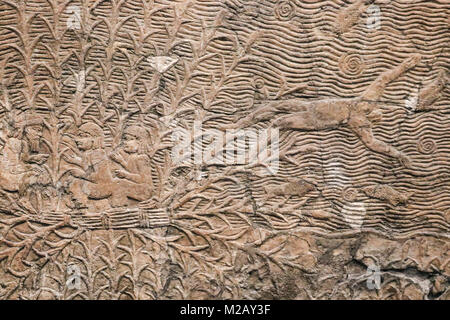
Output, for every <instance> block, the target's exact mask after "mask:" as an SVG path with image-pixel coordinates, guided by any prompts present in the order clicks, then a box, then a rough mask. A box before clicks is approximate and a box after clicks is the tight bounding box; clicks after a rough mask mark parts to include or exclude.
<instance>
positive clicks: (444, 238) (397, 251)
mask: <svg viewBox="0 0 450 320" xmlns="http://www.w3.org/2000/svg"><path fill="white" fill-rule="evenodd" d="M356 2H357V1H356ZM356 2H355V1H352V2H350V1H340V0H338V1H310V0H308V1H306V0H305V1H300V0H292V1H276V0H262V1H244V0H229V1H228V0H223V1H219V0H215V1H207V0H204V1H203V0H197V1H194V0H192V1H168V0H160V1H150V0H130V1H119V0H106V1H87V0H85V1H61V0H47V1H46V0H33V1H31V0H27V1H22V0H21V1H14V0H10V1H0V15H1V19H0V80H1V81H2V83H1V85H2V87H1V90H0V102H1V105H2V108H1V111H0V112H1V115H0V116H1V118H2V121H3V125H2V126H3V130H6V128H7V124H8V123H9V122H10V119H14V118H15V117H19V116H20V115H21V114H25V113H26V112H33V113H36V114H40V115H41V116H42V117H43V118H44V119H45V120H46V122H47V124H46V125H45V129H44V132H43V135H44V137H43V138H44V139H45V140H46V141H47V144H46V145H47V147H46V152H47V153H48V154H50V157H49V159H48V160H47V162H46V163H45V164H44V165H43V166H42V167H45V170H47V172H48V175H49V177H50V178H51V179H50V182H48V183H46V186H37V187H36V188H37V189H36V190H37V192H40V194H42V196H43V198H44V202H43V204H42V205H41V206H39V207H38V208H37V209H38V210H35V211H33V210H31V211H30V210H28V211H27V210H26V209H24V208H23V206H21V204H20V198H21V197H22V196H21V195H19V194H18V192H9V191H4V190H3V191H2V197H1V199H0V200H1V206H0V210H1V212H2V213H1V215H0V227H1V231H0V232H1V235H0V240H1V241H0V297H1V298H3V299H185V298H190V299H231V298H232V299H260V298H267V299H271V298H279V299H367V298H372V299H448V298H449V292H450V291H449V279H448V277H449V272H450V269H449V268H450V265H449V261H450V260H449V230H450V229H449V228H450V225H449V223H450V216H449V214H450V196H449V186H450V183H449V174H448V170H449V167H450V159H449V156H448V155H449V148H450V145H449V143H450V135H449V129H450V116H449V113H448V106H449V103H450V96H449V89H448V86H446V87H444V89H443V90H442V92H440V93H439V97H438V99H436V101H434V103H433V104H432V106H430V107H429V108H428V109H427V110H410V109H408V108H407V107H406V101H407V100H408V99H409V98H410V97H411V96H413V95H414V94H415V93H416V92H417V91H419V90H420V89H421V88H423V87H426V86H427V84H429V83H431V82H432V81H434V79H436V78H437V77H438V75H439V72H440V71H441V70H447V72H448V70H449V64H450V54H449V45H448V44H449V27H450V20H449V11H450V6H449V4H448V3H447V2H446V1H443V0H442V1H406V0H393V1H381V0H380V1H375V2H374V3H375V4H377V5H378V6H379V7H380V8H381V12H382V16H381V25H380V29H378V30H372V31H368V30H367V27H366V23H365V21H366V19H367V13H366V12H362V13H361V14H358V15H356V17H355V18H354V23H351V24H349V25H348V26H347V24H346V22H343V21H342V20H340V19H339V14H340V13H342V12H344V11H345V10H346V9H347V8H348V7H349V6H350V4H351V3H356ZM360 3H361V5H362V4H363V2H362V1H361V2H360ZM72 5H74V6H78V7H79V8H80V10H81V13H82V14H81V18H82V21H81V24H80V29H76V30H73V29H68V28H67V21H68V19H70V15H69V13H68V12H67V8H68V7H69V6H72ZM351 19H353V18H350V20H351ZM413 53H420V54H421V55H422V60H421V62H420V63H419V65H417V66H416V67H415V68H413V69H411V70H409V71H408V72H406V73H405V74H403V75H401V76H400V77H399V78H398V79H396V80H395V81H393V82H392V83H391V84H389V85H388V86H387V88H386V90H385V92H384V94H383V96H382V99H381V103H380V108H381V110H382V113H383V118H382V120H381V121H380V122H378V123H377V124H376V126H375V127H374V129H373V131H374V135H375V136H377V137H378V138H379V139H381V140H383V141H385V142H388V143H389V144H391V145H393V146H395V147H396V148H397V149H399V150H401V151H402V152H404V153H405V154H407V155H408V156H409V157H410V158H411V160H412V162H413V170H406V169H405V168H403V167H402V166H401V165H400V164H399V163H398V161H396V160H395V159H392V158H389V157H387V156H384V155H380V154H377V153H374V152H372V151H370V150H368V149H367V148H366V147H365V146H364V144H363V143H362V142H361V141H360V140H359V139H358V138H357V137H356V136H355V135H354V134H353V133H352V132H351V131H350V130H349V129H347V128H345V127H344V128H339V129H336V130H326V131H317V132H315V131H313V132H304V131H294V130H288V131H283V132H281V136H280V137H281V145H280V148H281V149H282V150H283V147H289V143H291V142H292V141H296V145H297V147H299V148H300V149H301V148H304V150H305V151H304V152H300V153H298V154H295V155H294V156H293V157H292V158H291V159H290V160H291V161H286V160H282V161H281V162H280V170H279V172H278V173H277V174H276V175H272V176H261V175H260V174H259V171H258V170H259V169H258V168H243V167H239V166H236V167H235V166H230V167H224V166H206V167H202V168H198V166H196V165H195V164H191V165H189V166H182V167H180V166H177V165H176V164H174V163H173V162H172V161H171V157H170V141H171V140H170V135H171V132H172V131H171V130H172V129H173V127H171V125H173V121H176V124H177V125H180V126H183V127H184V128H189V129H191V128H192V124H193V122H194V120H197V121H202V124H203V126H204V127H206V128H217V127H219V126H220V125H222V124H227V123H230V122H233V121H235V120H236V119H238V118H240V117H243V116H244V115H246V114H248V112H249V111H250V110H252V108H253V107H254V106H253V102H254V101H257V100H265V99H271V100H283V99H288V98H301V99H304V100H317V99H331V98H352V97H356V96H358V95H360V94H361V93H362V92H363V91H364V90H365V89H366V88H367V87H368V85H369V84H370V83H371V82H373V81H374V80H375V79H376V78H377V76H378V75H379V74H380V73H382V72H384V71H386V70H389V69H391V68H392V67H394V66H395V65H398V64H399V63H401V62H402V61H403V60H405V59H406V58H407V57H408V56H410V55H411V54H413ZM153 56H170V57H174V58H177V59H178V60H179V61H178V62H177V63H176V64H175V65H174V66H173V67H172V68H171V69H169V70H168V71H167V72H164V73H158V72H156V71H155V69H154V68H153V67H152V66H151V63H150V62H149V59H148V58H149V57H153ZM83 74H84V76H80V75H83ZM24 112H25V113H24ZM8 121H9V122H8ZM93 121H94V122H95V123H97V124H98V125H99V126H101V127H102V129H103V131H104V134H105V146H104V148H105V150H107V151H108V152H109V151H110V150H114V149H115V148H117V147H118V145H119V144H120V138H121V135H122V133H123V130H124V128H126V127H127V126H130V125H133V124H139V125H141V126H143V127H145V128H147V129H148V130H149V132H150V133H151V145H152V153H151V155H152V157H151V160H152V168H153V176H152V180H153V183H154V185H155V191H154V195H153V197H152V199H151V203H152V205H153V206H154V207H155V208H159V209H166V208H167V209H168V211H169V213H170V223H169V225H168V226H164V227H159V228H152V229H149V228H138V227H135V226H134V225H132V224H131V223H130V224H127V223H128V222H127V221H129V220H127V215H126V214H124V215H123V217H122V216H121V217H122V218H121V219H122V220H120V221H124V222H123V224H122V225H121V228H120V229H116V228H114V227H111V226H110V225H109V224H107V223H106V224H105V225H103V226H100V227H99V229H100V230H93V229H95V228H89V227H86V226H84V225H83V221H85V220H83V219H85V216H84V215H83V214H84V213H79V212H78V211H77V210H74V209H73V208H70V207H69V206H65V205H64V204H60V203H59V202H57V201H56V200H57V199H64V196H65V192H66V190H67V189H66V188H65V186H66V185H67V184H69V183H70V181H71V180H70V178H69V177H68V176H67V175H63V173H64V170H66V168H67V166H68V164H67V163H65V162H64V160H61V154H60V153H61V152H62V151H63V150H64V142H65V143H69V144H70V134H72V133H74V132H76V131H77V128H78V127H80V126H81V125H82V124H84V123H87V122H93ZM61 124H65V125H64V126H61ZM267 125H268V123H267V122H262V123H258V124H256V125H255V127H257V128H264V127H267ZM67 137H69V138H67ZM66 139H68V140H67V141H66ZM199 169H202V170H203V171H204V172H205V173H206V177H205V178H204V179H200V180H198V179H195V172H196V170H199ZM292 178H307V179H308V181H312V182H314V184H315V185H316V186H317V190H315V191H313V192H311V193H309V194H308V195H307V196H302V197H299V196H292V197H285V196H283V195H279V196H275V197H273V198H271V199H269V200H267V194H266V192H265V190H264V188H266V187H275V186H277V185H280V184H283V183H285V181H287V179H292ZM374 184H383V185H388V186H390V187H392V188H394V189H395V190H396V192H398V194H399V195H408V197H409V198H408V201H407V203H406V204H397V203H391V202H389V199H385V200H383V199H377V198H374V197H369V196H367V195H366V194H365V193H364V192H363V189H364V188H366V187H369V186H372V185H374ZM55 199H56V200H55ZM266 200H267V201H266ZM355 201H358V202H363V203H364V204H365V208H366V212H365V215H364V217H363V223H362V225H361V228H359V229H358V228H356V229H355V228H353V227H352V226H351V223H349V218H348V215H350V216H352V215H353V214H354V215H358V212H352V210H351V208H352V203H354V202H355ZM36 206H37V205H36V204H34V205H32V208H31V209H36ZM134 207H136V204H130V208H134ZM343 208H347V209H346V210H344V211H343ZM348 208H350V209H348ZM103 209H104V210H103V211H102V210H100V211H99V212H98V215H99V216H101V215H102V214H103V213H104V212H106V211H108V210H110V208H109V207H108V205H105V207H104V208H103ZM125 209H126V208H125ZM75 211H77V212H75ZM54 212H63V213H64V214H66V215H68V216H70V215H73V217H72V219H68V218H67V219H66V220H64V221H60V220H58V219H56V220H55V222H54V223H51V222H49V220H45V219H44V220H45V221H44V220H43V219H42V218H40V217H43V214H44V213H54ZM124 212H125V211H124ZM350 220H351V219H350ZM77 221H78V222H77ZM80 221H81V222H80ZM102 221H103V220H102ZM121 223H122V222H121ZM108 226H109V228H108ZM70 265H76V266H78V268H79V269H80V271H81V287H80V288H79V289H70V288H69V287H68V286H67V284H66V282H67V281H68V279H69V278H70V276H71V275H70V274H69V272H68V268H69V266H70ZM372 265H375V266H377V267H379V269H380V274H381V288H380V289H378V290H370V289H369V288H368V287H367V285H366V282H367V278H368V276H367V267H368V266H372Z"/></svg>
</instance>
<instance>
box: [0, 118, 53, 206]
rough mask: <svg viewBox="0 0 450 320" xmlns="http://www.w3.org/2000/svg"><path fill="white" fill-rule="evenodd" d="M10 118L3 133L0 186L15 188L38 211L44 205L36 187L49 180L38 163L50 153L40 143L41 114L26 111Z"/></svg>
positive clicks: (41, 162) (23, 199)
mask: <svg viewBox="0 0 450 320" xmlns="http://www.w3.org/2000/svg"><path fill="white" fill-rule="evenodd" d="M10 120H11V121H10V122H11V124H12V126H11V125H10V130H9V131H8V132H7V133H6V136H5V138H4V141H5V144H4V146H3V150H2V152H1V155H0V159H1V160H0V168H1V170H0V186H1V188H2V189H3V190H5V191H8V192H18V193H19V196H20V197H21V203H22V204H25V206H26V207H27V208H28V209H34V210H36V211H39V209H41V208H42V207H43V205H42V193H41V190H35V189H36V188H35V187H36V186H38V185H39V186H41V187H42V186H44V187H45V186H47V185H48V184H49V183H50V180H49V177H48V175H47V173H46V171H45V170H44V169H43V168H42V167H41V166H40V165H42V164H43V163H45V162H46V161H47V159H48V157H49V154H48V153H46V150H45V149H44V147H43V146H42V145H41V140H42V133H43V118H42V117H41V116H39V115H37V114H35V113H31V112H26V113H24V114H22V115H20V116H18V117H17V118H16V119H10ZM30 201H31V202H30ZM30 206H31V207H30Z"/></svg>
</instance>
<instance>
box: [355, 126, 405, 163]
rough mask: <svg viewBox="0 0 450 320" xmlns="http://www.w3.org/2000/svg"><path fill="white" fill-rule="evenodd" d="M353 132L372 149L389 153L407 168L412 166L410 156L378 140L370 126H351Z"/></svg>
mask: <svg viewBox="0 0 450 320" xmlns="http://www.w3.org/2000/svg"><path fill="white" fill-rule="evenodd" d="M351 128H352V130H353V132H355V133H356V135H357V136H358V137H359V138H360V139H361V141H362V142H363V143H364V145H365V146H366V147H367V148H369V149H370V150H372V151H375V152H378V153H382V154H385V155H388V156H390V157H393V158H396V159H398V160H399V161H400V163H401V164H402V165H403V166H405V167H406V168H410V167H411V161H410V160H409V158H408V156H406V155H405V154H404V153H402V152H401V151H398V150H397V149H396V148H394V147H392V146H390V145H389V144H387V143H385V142H383V141H381V140H378V139H377V138H375V137H374V136H373V133H372V129H371V128H370V127H356V126H355V127H351Z"/></svg>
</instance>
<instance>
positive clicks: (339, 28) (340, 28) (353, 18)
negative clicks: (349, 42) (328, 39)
mask: <svg viewBox="0 0 450 320" xmlns="http://www.w3.org/2000/svg"><path fill="white" fill-rule="evenodd" d="M372 2H374V0H358V1H356V2H355V3H352V4H351V5H349V6H348V7H346V8H344V9H342V10H341V11H339V13H338V14H337V16H336V19H335V21H334V31H335V32H336V33H337V34H342V33H346V32H348V31H349V30H350V29H351V28H352V27H353V26H354V25H355V24H356V23H358V20H359V17H360V15H361V14H362V13H363V12H364V11H365V10H366V9H367V7H368V6H369V5H370V4H371V3H372Z"/></svg>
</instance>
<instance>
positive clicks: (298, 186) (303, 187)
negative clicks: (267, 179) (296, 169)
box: [264, 179, 316, 199]
mask: <svg viewBox="0 0 450 320" xmlns="http://www.w3.org/2000/svg"><path fill="white" fill-rule="evenodd" d="M315 189H316V187H315V186H314V185H313V184H312V183H310V182H308V181H305V180H303V179H298V180H295V181H291V182H288V183H283V184H282V185H280V186H276V187H265V188H264V190H265V192H266V194H267V195H268V198H269V199H270V198H273V197H276V196H298V197H303V196H304V195H306V194H307V193H309V192H310V191H313V190H315Z"/></svg>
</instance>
